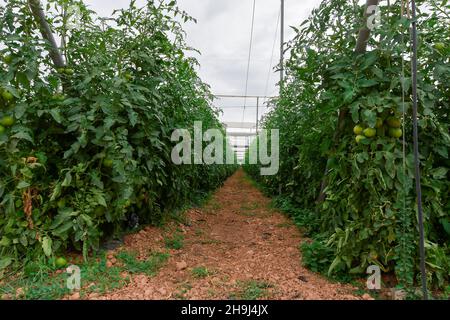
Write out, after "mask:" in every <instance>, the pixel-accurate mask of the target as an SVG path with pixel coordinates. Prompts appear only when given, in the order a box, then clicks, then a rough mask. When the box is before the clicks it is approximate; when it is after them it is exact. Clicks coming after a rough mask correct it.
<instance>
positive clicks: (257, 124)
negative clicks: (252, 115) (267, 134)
mask: <svg viewBox="0 0 450 320" xmlns="http://www.w3.org/2000/svg"><path fill="white" fill-rule="evenodd" d="M258 126H259V97H256V134H257V135H258Z"/></svg>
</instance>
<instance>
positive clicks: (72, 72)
mask: <svg viewBox="0 0 450 320" xmlns="http://www.w3.org/2000/svg"><path fill="white" fill-rule="evenodd" d="M65 74H67V75H68V76H71V75H73V74H74V71H73V69H71V68H66V70H65Z"/></svg>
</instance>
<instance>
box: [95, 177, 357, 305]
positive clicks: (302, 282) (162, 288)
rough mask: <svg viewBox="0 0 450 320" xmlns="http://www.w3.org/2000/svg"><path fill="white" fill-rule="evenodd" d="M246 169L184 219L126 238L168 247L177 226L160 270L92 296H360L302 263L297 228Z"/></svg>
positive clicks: (135, 245)
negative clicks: (176, 242)
mask: <svg viewBox="0 0 450 320" xmlns="http://www.w3.org/2000/svg"><path fill="white" fill-rule="evenodd" d="M269 203H270V200H269V199H267V198H266V197H264V196H263V195H262V194H261V192H259V191H258V190H257V189H256V188H255V187H254V186H252V185H251V183H250V182H249V181H248V180H247V179H246V177H245V174H244V173H243V172H242V171H239V172H237V173H236V174H234V175H233V176H232V177H230V178H229V179H228V180H227V181H226V183H225V185H224V186H223V187H222V188H221V189H220V190H218V191H217V192H216V193H215V194H214V196H213V197H212V199H211V200H210V201H209V203H208V204H207V205H206V206H205V207H204V208H202V209H196V210H190V211H189V212H188V213H187V218H188V221H189V223H188V224H187V225H178V226H172V227H171V228H170V230H167V229H166V230H165V231H163V230H161V229H158V228H150V227H148V228H146V229H144V230H142V231H141V232H139V233H138V234H134V235H131V236H128V237H127V238H126V239H125V246H124V247H125V249H126V250H135V251H138V252H139V254H140V256H142V257H145V256H146V255H148V253H149V252H150V251H151V250H153V251H155V250H156V251H167V248H166V246H167V243H166V241H165V238H164V237H165V236H166V235H170V234H173V233H174V232H175V233H177V232H178V233H179V234H180V239H181V240H180V239H178V240H179V241H182V244H183V247H182V248H181V249H178V250H175V249H171V250H169V251H170V258H169V260H168V262H167V264H166V265H165V266H164V267H163V268H161V269H160V271H159V273H158V275H156V276H154V277H147V276H144V275H133V276H132V280H131V282H130V283H129V284H128V285H127V286H126V287H123V288H121V289H119V290H117V291H114V292H111V293H108V294H106V295H104V296H88V299H258V298H261V299H361V298H359V297H357V296H355V295H353V294H352V292H353V290H354V288H353V287H351V286H349V285H342V284H336V283H331V282H330V281H329V280H326V279H325V278H323V277H322V276H319V275H317V274H315V273H312V272H311V271H308V270H307V269H305V268H304V267H302V265H301V256H300V251H299V249H298V246H299V243H300V242H301V236H300V233H299V231H298V229H297V228H296V227H295V226H294V225H292V224H291V223H290V221H289V219H287V218H286V217H285V216H283V215H282V214H281V213H279V212H276V211H274V210H272V209H271V208H270V206H269Z"/></svg>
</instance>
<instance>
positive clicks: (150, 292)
mask: <svg viewBox="0 0 450 320" xmlns="http://www.w3.org/2000/svg"><path fill="white" fill-rule="evenodd" d="M152 293H153V291H152V290H150V289H147V290H145V291H144V295H145V296H146V297H150V296H151V295H152Z"/></svg>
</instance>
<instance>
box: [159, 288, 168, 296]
mask: <svg viewBox="0 0 450 320" xmlns="http://www.w3.org/2000/svg"><path fill="white" fill-rule="evenodd" d="M158 292H159V293H160V294H161V295H162V296H165V295H166V294H167V291H166V289H164V288H161V289H159V290H158Z"/></svg>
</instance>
